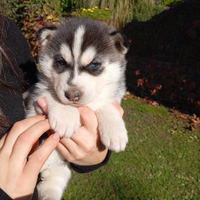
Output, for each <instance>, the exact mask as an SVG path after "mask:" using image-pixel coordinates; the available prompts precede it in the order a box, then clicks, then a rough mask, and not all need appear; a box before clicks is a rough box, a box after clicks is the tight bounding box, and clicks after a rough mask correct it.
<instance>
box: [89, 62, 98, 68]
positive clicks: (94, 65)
mask: <svg viewBox="0 0 200 200" xmlns="http://www.w3.org/2000/svg"><path fill="white" fill-rule="evenodd" d="M98 66H99V63H91V64H90V67H92V68H96V67H98Z"/></svg>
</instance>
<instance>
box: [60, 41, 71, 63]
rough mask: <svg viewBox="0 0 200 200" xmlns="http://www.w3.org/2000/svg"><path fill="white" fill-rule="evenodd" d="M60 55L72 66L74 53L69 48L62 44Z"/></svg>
mask: <svg viewBox="0 0 200 200" xmlns="http://www.w3.org/2000/svg"><path fill="white" fill-rule="evenodd" d="M60 53H61V55H62V57H63V58H64V59H65V60H66V62H67V63H69V64H72V53H71V51H70V48H69V46H67V45H66V44H62V45H61V48H60Z"/></svg>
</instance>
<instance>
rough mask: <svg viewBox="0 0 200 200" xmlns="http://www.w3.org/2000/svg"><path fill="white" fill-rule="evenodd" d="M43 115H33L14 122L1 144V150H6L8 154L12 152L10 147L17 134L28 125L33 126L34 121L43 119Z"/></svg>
mask: <svg viewBox="0 0 200 200" xmlns="http://www.w3.org/2000/svg"><path fill="white" fill-rule="evenodd" d="M44 119H45V117H44V116H39V115H37V116H34V117H30V118H27V119H24V120H22V121H19V122H16V123H15V124H14V125H13V127H12V129H11V130H10V132H9V133H8V134H7V137H6V140H5V141H4V144H3V151H4V152H6V153H7V154H8V155H10V154H11V152H12V147H13V145H14V143H15V142H16V140H17V138H18V136H19V135H20V134H21V133H22V132H24V131H25V130H27V129H28V128H29V127H31V126H33V125H34V124H35V123H37V122H39V121H42V120H44Z"/></svg>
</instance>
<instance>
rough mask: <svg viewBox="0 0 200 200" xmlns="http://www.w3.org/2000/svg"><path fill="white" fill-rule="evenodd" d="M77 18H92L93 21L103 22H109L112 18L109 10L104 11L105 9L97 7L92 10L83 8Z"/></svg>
mask: <svg viewBox="0 0 200 200" xmlns="http://www.w3.org/2000/svg"><path fill="white" fill-rule="evenodd" d="M77 17H79V18H82V17H87V18H92V19H96V20H101V21H108V20H109V18H110V12H109V9H108V8H105V9H104V10H103V9H99V8H98V7H97V6H95V7H94V8H91V9H90V8H89V9H85V8H81V9H80V10H79V11H78V12H77Z"/></svg>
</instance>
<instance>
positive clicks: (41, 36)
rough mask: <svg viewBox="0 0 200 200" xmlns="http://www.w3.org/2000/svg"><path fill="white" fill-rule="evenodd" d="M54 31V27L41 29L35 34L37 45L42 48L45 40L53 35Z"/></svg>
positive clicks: (55, 28)
mask: <svg viewBox="0 0 200 200" xmlns="http://www.w3.org/2000/svg"><path fill="white" fill-rule="evenodd" d="M56 30H57V27H56V26H50V27H44V28H41V29H40V30H39V31H38V32H37V34H36V37H37V39H38V41H39V43H40V44H41V45H42V46H44V45H45V44H46V43H47V40H48V39H49V38H51V37H52V36H53V35H54V34H55V32H56Z"/></svg>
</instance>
